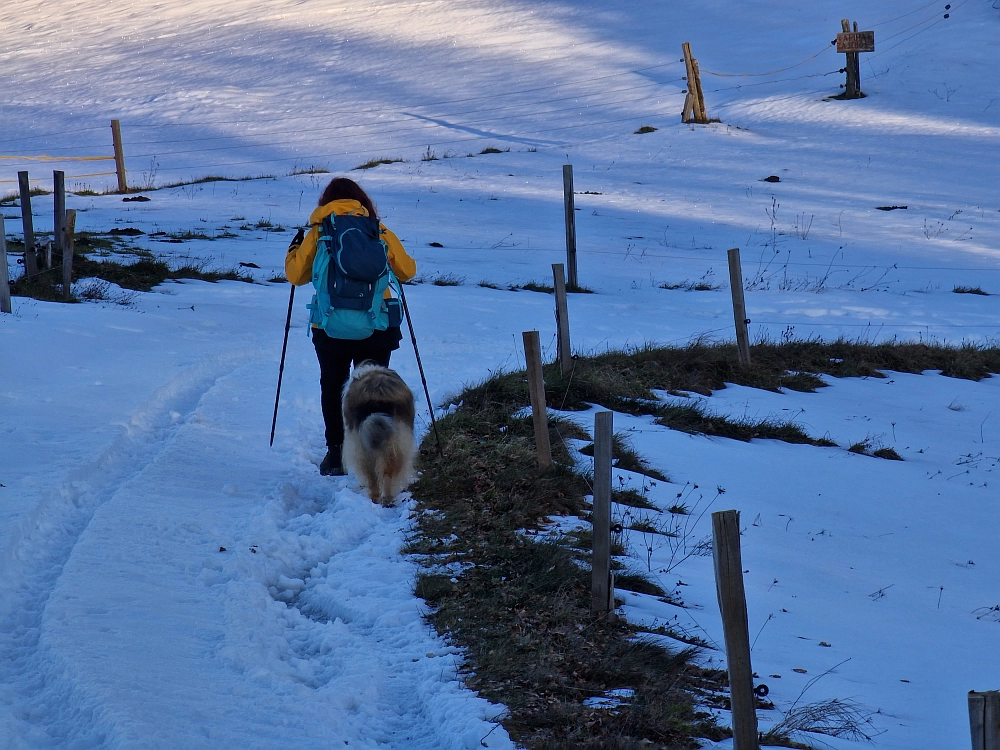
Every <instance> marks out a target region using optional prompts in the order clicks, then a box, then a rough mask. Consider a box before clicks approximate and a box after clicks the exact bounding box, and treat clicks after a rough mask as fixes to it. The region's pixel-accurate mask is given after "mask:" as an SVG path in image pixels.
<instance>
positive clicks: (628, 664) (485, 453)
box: [407, 373, 725, 750]
mask: <svg viewBox="0 0 1000 750" xmlns="http://www.w3.org/2000/svg"><path fill="white" fill-rule="evenodd" d="M460 399H461V402H462V405H461V406H460V407H459V408H458V409H457V410H456V411H455V412H453V413H452V414H450V415H449V416H447V417H446V418H445V419H443V420H441V422H440V423H439V428H440V432H441V437H442V440H443V442H444V454H445V458H443V459H442V458H440V457H438V456H437V454H436V453H435V452H434V451H433V448H432V443H431V442H430V438H428V442H425V444H424V448H423V450H422V457H421V467H420V468H421V476H420V478H419V479H418V481H417V482H416V484H415V485H414V486H413V488H412V489H413V494H414V497H416V498H417V501H418V511H419V512H418V515H417V534H416V536H415V537H414V538H413V539H412V540H411V541H410V543H409V545H408V548H407V551H408V552H409V553H410V554H413V555H416V556H418V559H419V560H420V561H421V563H422V565H423V566H424V570H423V573H422V574H421V575H420V577H419V578H418V581H417V586H416V592H417V594H418V595H419V596H422V597H423V598H425V599H426V600H427V601H428V603H429V604H430V605H431V606H432V608H433V609H432V612H431V614H430V615H429V619H430V621H431V622H432V623H433V624H434V626H435V627H436V628H437V630H438V631H439V632H440V633H442V634H443V635H445V636H446V637H447V638H448V639H449V640H451V641H452V642H454V643H455V644H456V645H458V646H460V647H461V648H463V650H464V651H465V654H466V679H467V682H468V684H469V685H470V687H472V688H473V689H474V690H477V691H478V692H480V693H481V694H482V695H484V696H486V697H487V698H489V699H490V700H494V701H499V702H502V703H504V704H505V705H506V706H507V707H508V708H509V713H508V714H507V715H506V716H505V717H504V718H503V719H501V722H502V723H503V725H504V727H505V728H506V729H507V731H508V732H509V733H510V734H511V736H512V737H513V738H514V739H515V741H517V742H518V743H520V744H521V745H522V746H525V747H528V748H556V747H559V748H563V747H583V748H589V747H593V748H598V747H600V748H607V747H617V748H628V749H630V750H631V749H632V748H635V749H638V748H641V747H650V748H681V747H684V748H688V747H695V746H696V745H695V744H694V743H693V742H692V737H697V736H703V737H713V738H721V737H722V736H724V735H725V732H724V730H721V729H719V728H718V727H716V726H715V725H714V723H713V722H712V721H711V719H710V717H709V716H708V715H707V714H704V713H699V712H698V711H696V710H695V709H694V706H693V703H694V702H693V698H692V695H693V692H696V691H698V690H701V689H706V688H715V687H717V686H718V682H717V681H718V680H719V679H720V678H721V675H719V674H718V673H712V672H706V671H703V670H701V669H699V668H697V667H695V666H694V665H692V664H691V663H690V658H689V657H690V652H687V651H681V652H677V653H673V652H669V651H667V650H665V649H664V648H662V647H661V646H659V645H657V644H655V643H652V642H650V641H648V640H643V638H642V637H641V635H640V634H639V633H638V631H637V630H636V629H635V628H633V627H632V626H630V625H629V624H628V623H626V622H623V621H620V620H619V621H608V620H605V619H603V618H595V617H594V616H593V615H591V613H590V574H589V572H588V570H587V563H588V558H589V553H588V551H587V550H588V549H589V544H590V537H589V535H588V534H587V533H583V532H578V533H576V534H572V535H567V536H566V537H564V538H562V539H561V540H557V541H540V540H538V539H536V538H533V535H532V533H531V532H532V531H534V530H538V529H539V528H540V527H541V525H542V524H544V523H545V519H546V518H547V517H549V516H553V515H556V516H558V515H586V513H587V504H586V503H585V500H584V496H585V495H587V494H589V492H590V489H589V486H588V484H587V481H586V479H585V478H584V477H583V476H581V475H580V474H578V473H577V472H575V471H574V469H573V467H572V462H571V460H570V457H569V455H568V454H567V452H566V450H565V449H564V447H563V445H562V442H561V440H560V436H563V437H567V438H569V437H573V438H578V439H586V438H587V436H586V434H585V433H583V432H582V431H581V430H580V429H579V428H578V427H575V426H574V425H572V424H570V423H568V422H560V421H558V420H556V421H554V422H553V423H552V425H551V428H552V434H551V440H552V444H553V453H554V458H555V462H556V463H555V466H554V467H553V468H552V469H551V470H550V471H548V472H546V473H544V474H542V473H539V472H538V470H537V468H536V463H535V454H534V445H533V439H532V436H533V432H532V426H531V421H530V419H524V418H520V417H517V416H514V415H516V414H518V413H519V412H520V411H521V410H522V408H523V407H524V406H525V405H526V404H527V401H528V390H527V384H526V382H525V380H524V373H520V374H517V375H514V376H510V377H508V376H506V375H502V376H498V377H495V378H492V379H490V380H488V381H486V382H485V383H483V384H481V385H479V386H476V387H474V388H470V389H467V390H466V391H465V392H464V393H462V394H461V396H460ZM525 530H527V532H526V531H525ZM616 551H617V552H618V553H619V554H621V553H622V552H623V550H621V549H618V550H616ZM619 581H620V583H621V584H623V585H627V586H628V587H629V588H631V589H635V590H642V591H647V592H648V593H653V594H659V593H660V590H659V589H658V588H657V587H655V584H652V583H650V582H649V581H647V580H645V579H643V578H642V577H641V576H636V575H634V574H625V575H624V576H623V577H622V578H621V579H619ZM614 688H630V689H632V690H634V691H635V695H634V697H633V698H631V699H630V700H629V701H627V702H626V703H625V704H623V705H621V706H619V707H617V708H591V707H588V706H586V705H584V703H583V701H584V700H585V699H587V698H590V697H593V696H601V695H604V694H605V693H606V692H607V691H608V690H611V689H614ZM644 742H645V743H646V744H643V743H644ZM650 743H652V744H650Z"/></svg>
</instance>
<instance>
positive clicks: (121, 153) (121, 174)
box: [111, 120, 128, 193]
mask: <svg viewBox="0 0 1000 750" xmlns="http://www.w3.org/2000/svg"><path fill="white" fill-rule="evenodd" d="M111 140H112V142H113V143H114V146H115V170H116V171H117V172H118V192H119V193H127V192H128V182H127V181H126V179H125V150H124V148H123V147H122V124H121V121H120V120H112V121H111Z"/></svg>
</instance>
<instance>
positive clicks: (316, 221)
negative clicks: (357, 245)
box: [285, 199, 417, 297]
mask: <svg viewBox="0 0 1000 750" xmlns="http://www.w3.org/2000/svg"><path fill="white" fill-rule="evenodd" d="M331 214H336V215H337V216H344V215H345V214H351V215H357V214H360V215H362V216H367V215H368V210H367V209H366V208H365V207H364V206H362V205H361V204H360V203H358V202H357V201H356V200H351V199H342V200H336V201H331V202H330V203H327V204H326V205H325V206H320V207H319V208H317V209H316V210H314V211H313V212H312V215H311V216H310V217H309V224H310V228H309V231H308V233H306V236H305V239H303V240H302V244H301V245H292V246H291V247H290V248H288V255H286V256H285V278H287V279H288V280H289V281H290V282H292V283H293V284H295V286H303V285H304V284H308V283H310V282H311V281H312V267H313V260H315V258H316V241H317V240H318V239H319V232H320V226H321V225H322V223H323V219H325V218H326V217H327V216H330V215H331ZM379 226H380V227H381V228H382V239H383V240H385V244H386V246H387V247H388V248H389V266H390V267H391V268H392V272H393V273H394V274H396V278H398V279H399V280H400V281H401V282H403V281H409V280H410V279H412V278H413V277H414V276H416V274H417V262H416V261H415V260H413V258H411V257H410V256H409V255H407V253H406V250H405V249H403V243H401V242H400V241H399V238H398V237H397V236H396V235H395V234H393V233H392V232H391V231H389V230H388V229H386V228H385V225H384V224H381V223H380V224H379ZM385 296H386V297H388V296H389V290H388V289H386V291H385Z"/></svg>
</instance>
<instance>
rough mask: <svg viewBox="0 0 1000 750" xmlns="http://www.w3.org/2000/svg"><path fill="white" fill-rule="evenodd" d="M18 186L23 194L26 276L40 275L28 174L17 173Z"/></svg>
mask: <svg viewBox="0 0 1000 750" xmlns="http://www.w3.org/2000/svg"><path fill="white" fill-rule="evenodd" d="M17 186H18V188H19V189H20V193H21V227H22V228H23V229H24V274H25V275H26V276H34V275H35V274H36V273H38V257H37V256H36V255H35V225H34V221H33V219H32V218H31V187H30V186H29V183H28V173H27V172H18V173H17Z"/></svg>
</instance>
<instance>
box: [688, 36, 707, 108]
mask: <svg viewBox="0 0 1000 750" xmlns="http://www.w3.org/2000/svg"><path fill="white" fill-rule="evenodd" d="M681 49H682V50H683V51H684V67H685V69H686V71H687V84H688V86H687V96H686V97H684V109H683V110H682V111H681V120H682V121H683V122H697V123H701V124H704V123H707V122H708V113H707V112H706V111H705V93H704V92H703V91H702V88H701V71H700V70H699V68H698V61H697V60H695V59H694V56H693V55H692V54H691V43H690V42H684V44H682V45H681Z"/></svg>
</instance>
